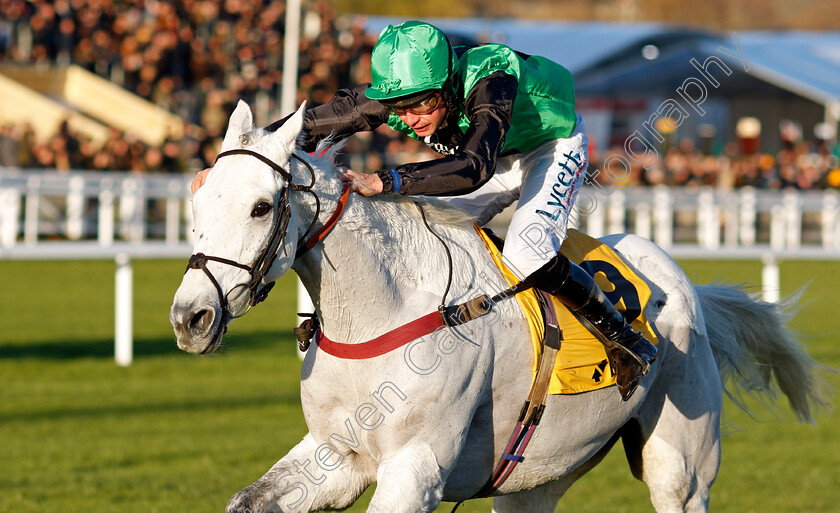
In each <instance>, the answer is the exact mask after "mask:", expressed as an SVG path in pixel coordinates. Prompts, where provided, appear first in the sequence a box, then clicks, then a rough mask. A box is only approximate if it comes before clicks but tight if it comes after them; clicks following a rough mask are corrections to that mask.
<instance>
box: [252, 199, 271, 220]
mask: <svg viewBox="0 0 840 513" xmlns="http://www.w3.org/2000/svg"><path fill="white" fill-rule="evenodd" d="M269 212H271V205H269V204H268V203H266V202H265V201H261V202H260V203H257V206H256V207H254V210H252V211H251V217H262V216H264V215H266V214H268V213H269Z"/></svg>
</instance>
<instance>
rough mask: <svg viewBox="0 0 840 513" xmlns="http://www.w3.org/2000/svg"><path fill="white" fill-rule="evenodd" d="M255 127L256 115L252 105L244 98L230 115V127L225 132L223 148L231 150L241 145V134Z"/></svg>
mask: <svg viewBox="0 0 840 513" xmlns="http://www.w3.org/2000/svg"><path fill="white" fill-rule="evenodd" d="M253 129H254V115H253V114H252V113H251V107H249V106H248V104H247V103H245V102H244V101H242V100H239V103H238V104H237V105H236V109H235V110H234V111H233V114H231V115H230V121H229V122H228V129H227V132H225V140H224V142H222V150H223V151H224V150H230V149H232V148H235V147H237V146H238V145H239V136H240V135H242V134H244V133H248V132H250V131H251V130H253Z"/></svg>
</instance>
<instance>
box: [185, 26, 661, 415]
mask: <svg viewBox="0 0 840 513" xmlns="http://www.w3.org/2000/svg"><path fill="white" fill-rule="evenodd" d="M371 75H372V84H369V85H368V84H366V85H365V86H360V87H357V88H355V89H350V90H341V91H338V92H337V93H336V95H335V97H333V99H332V100H331V101H330V103H328V104H325V105H321V106H318V107H315V108H312V109H309V110H307V111H306V115H305V120H304V134H303V135H302V137H303V139H302V146H303V148H304V149H305V150H307V151H314V149H315V145H316V144H317V143H318V142H319V141H320V140H322V139H324V138H326V137H328V136H338V137H346V136H349V135H351V134H353V133H355V132H359V131H364V130H372V129H375V128H376V127H378V126H380V125H382V124H383V123H387V125H388V126H389V127H390V128H392V129H394V130H397V131H400V132H403V133H405V134H406V135H408V136H409V137H412V138H414V139H418V140H421V141H423V142H424V143H426V144H427V145H428V146H430V147H431V148H432V149H434V150H435V151H436V152H438V153H440V154H442V155H443V157H442V158H440V159H437V160H432V161H428V162H418V163H412V164H406V165H402V166H398V167H396V168H393V169H385V170H381V171H379V172H377V173H373V174H366V173H359V172H356V171H353V170H347V171H346V177H345V178H346V179H347V180H348V181H349V182H350V183H351V184H352V187H353V190H354V191H356V192H358V193H360V194H362V195H365V196H373V195H376V194H403V195H426V196H443V197H445V198H444V200H445V201H447V202H448V203H449V204H451V205H453V206H455V207H458V208H461V209H463V210H466V211H467V212H468V213H469V214H471V215H472V216H473V217H474V218H475V220H476V222H477V223H478V224H479V225H483V224H484V223H486V222H488V221H489V220H490V219H491V218H492V217H493V216H495V215H496V214H498V213H499V212H501V211H502V210H503V209H504V208H505V207H507V206H508V205H510V204H512V203H513V202H514V201H515V200H517V199H518V200H519V203H518V205H517V207H516V210H515V212H514V214H513V219H512V221H511V223H510V225H509V227H508V234H507V240H506V242H505V245H504V250H503V257H504V261H505V263H506V264H507V265H508V267H510V268H511V269H512V270H513V271H514V272H516V273H517V274H518V275H519V276H520V277H527V279H526V280H524V281H526V282H528V283H535V284H536V286H537V287H538V288H539V289H541V290H544V291H546V292H549V293H551V294H553V295H554V296H556V297H558V298H559V299H560V300H561V301H562V302H563V303H564V304H565V305H566V306H568V307H569V308H571V309H573V310H574V311H576V312H578V313H579V314H581V315H582V316H583V317H585V318H586V319H588V320H589V321H590V322H591V324H593V325H594V326H595V328H596V329H597V330H598V331H600V332H601V334H602V335H603V336H604V337H605V338H606V339H607V340H608V341H610V342H611V343H612V344H613V346H614V347H615V346H616V345H617V346H620V347H621V348H623V351H617V353H618V355H615V357H614V360H617V361H614V363H615V364H616V367H617V368H616V372H617V375H616V381H617V383H618V386H619V390H620V392H621V396H622V398H623V399H624V400H627V399H629V397H630V396H631V395H632V394H633V392H634V391H635V389H636V387H637V386H638V383H639V380H640V379H641V377H642V376H643V375H644V374H645V373H646V372H647V371H648V370H649V368H650V364H651V363H652V362H653V361H654V360H655V359H656V351H657V350H656V347H655V346H653V345H652V344H651V343H650V342H649V341H648V340H646V339H645V338H644V337H643V336H642V334H641V333H638V332H636V331H635V330H633V328H631V327H630V325H629V324H628V323H627V322H625V320H624V318H623V317H622V315H621V313H619V312H618V310H616V308H615V307H614V306H613V305H612V303H610V301H609V300H608V299H607V298H606V296H605V295H604V293H603V292H602V291H601V290H600V289H599V288H598V286H597V285H596V284H595V282H594V280H593V279H592V277H591V276H589V274H587V273H586V271H584V270H583V269H582V268H580V267H579V266H578V265H576V264H574V263H572V262H571V261H569V259H568V258H566V257H564V256H562V255H560V254H559V253H558V250H559V249H560V245H561V244H562V243H563V240H564V239H565V237H566V227H567V224H568V216H569V213H570V212H571V210H572V205H573V203H574V200H575V196H576V193H577V191H578V189H579V188H580V186H581V185H582V183H583V180H584V175H585V173H586V170H587V167H588V164H589V162H588V149H587V146H588V143H589V140H588V138H587V136H586V131H585V127H584V123H583V118H581V116H579V115H577V114H576V113H575V93H574V82H573V79H572V75H571V73H569V71H568V70H566V69H565V68H563V67H562V66H560V65H558V64H556V63H554V62H552V61H550V60H548V59H546V58H543V57H538V56H531V55H525V54H522V53H520V52H516V51H514V50H512V49H510V48H508V47H506V46H503V45H498V44H486V45H480V46H475V47H458V48H453V47H452V46H451V45H450V44H449V41H448V39H447V38H446V36H445V35H444V33H443V32H442V31H440V30H439V29H437V28H436V27H434V26H432V25H429V24H427V23H422V22H417V21H409V22H406V23H402V24H400V25H396V26H394V25H389V26H388V27H386V28H385V29H384V30H383V31H382V33H381V34H380V36H379V41H378V42H377V44H376V46H375V47H374V49H373V54H372V56H371ZM283 121H285V120H281V121H278V122H276V123H274V124H272V125H270V126H269V127H267V129H268V130H269V131H272V130H275V129H276V128H278V127H279V126H280V125H282V123H283ZM202 178H203V177H202ZM199 179H200V178H197V180H199ZM202 181H203V180H202ZM194 188H195V184H194ZM610 349H611V348H608V352H609V353H613V352H612V351H609V350H610Z"/></svg>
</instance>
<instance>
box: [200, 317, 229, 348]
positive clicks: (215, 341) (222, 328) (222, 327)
mask: <svg viewBox="0 0 840 513" xmlns="http://www.w3.org/2000/svg"><path fill="white" fill-rule="evenodd" d="M225 333H227V323H226V322H225V321H224V320H222V322H220V323H219V329H217V330H216V333H215V335H213V338H211V339H210V342H208V343H207V346H206V347H205V348H204V349H203V350H202V351H201V352H200V353H199V354H210V353H212V352H213V351H215V350H216V349H218V348H219V346H221V345H222V337H223V336H224V335H225Z"/></svg>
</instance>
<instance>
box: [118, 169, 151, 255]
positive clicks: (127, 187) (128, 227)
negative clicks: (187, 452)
mask: <svg viewBox="0 0 840 513" xmlns="http://www.w3.org/2000/svg"><path fill="white" fill-rule="evenodd" d="M142 187H143V183H142V182H141V181H140V180H138V179H136V178H126V179H125V180H123V184H122V194H121V196H120V220H121V221H122V230H120V231H121V233H122V236H123V237H124V238H125V239H127V240H129V241H131V242H141V241H142V240H143V239H144V237H145V228H146V227H145V219H146V213H145V211H146V200H145V198H144V197H143V192H142Z"/></svg>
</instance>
